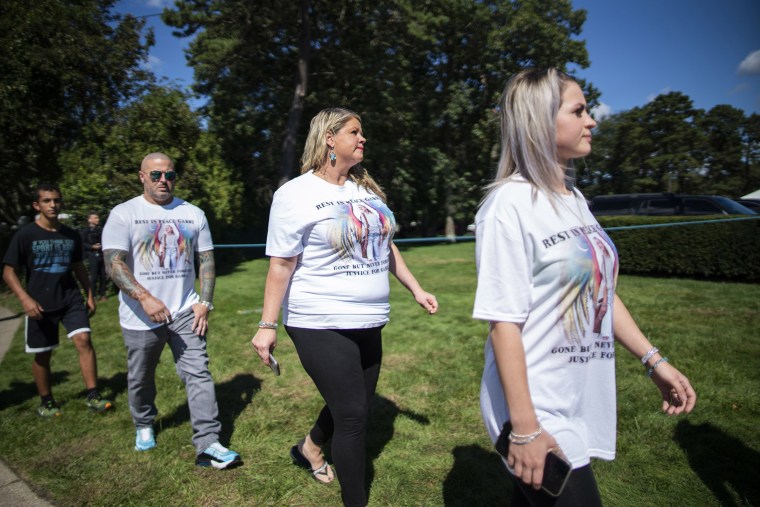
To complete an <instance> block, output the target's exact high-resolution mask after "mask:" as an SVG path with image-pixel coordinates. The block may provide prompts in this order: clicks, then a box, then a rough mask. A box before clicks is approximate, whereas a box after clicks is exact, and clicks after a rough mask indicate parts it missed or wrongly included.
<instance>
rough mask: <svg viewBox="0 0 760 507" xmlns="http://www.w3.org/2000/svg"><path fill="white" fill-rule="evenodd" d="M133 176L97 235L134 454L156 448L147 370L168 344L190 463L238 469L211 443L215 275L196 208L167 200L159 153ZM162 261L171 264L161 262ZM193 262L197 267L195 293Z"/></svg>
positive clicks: (151, 374)
mask: <svg viewBox="0 0 760 507" xmlns="http://www.w3.org/2000/svg"><path fill="white" fill-rule="evenodd" d="M139 177H140V182H141V183H142V184H143V193H142V195H139V196H137V197H135V198H133V199H130V200H129V201H126V202H123V203H121V204H119V205H118V206H116V207H115V208H114V209H113V210H111V214H110V216H109V217H108V221H107V222H106V226H105V228H104V230H103V255H104V258H105V264H106V270H107V271H108V274H109V276H110V277H111V280H113V282H114V283H115V284H116V286H117V287H119V289H121V291H120V293H119V301H120V305H119V320H120V323H121V327H122V334H123V335H124V343H125V345H126V347H127V370H128V373H127V384H128V393H129V408H130V411H131V412H132V419H133V421H134V423H135V427H136V429H137V431H136V435H135V450H137V451H148V450H150V449H152V448H154V447H155V446H156V440H155V434H154V432H153V423H154V421H155V418H156V414H157V412H158V410H157V408H156V405H155V398H156V382H155V371H156V365H157V364H158V360H159V358H160V357H161V351H162V350H163V348H164V346H165V345H166V344H167V343H168V344H169V347H170V348H171V351H172V354H173V356H174V363H175V365H176V370H177V374H178V375H179V377H180V379H182V381H183V382H184V384H185V391H186V393H187V403H188V407H189V409H190V421H191V424H192V427H193V445H194V446H195V450H196V459H195V463H196V464H197V465H200V466H206V467H208V466H211V467H214V468H218V469H223V468H229V467H232V466H236V465H239V464H240V463H241V460H240V456H239V455H238V453H236V452H234V451H231V450H229V449H227V448H225V447H224V446H222V445H221V443H220V442H219V433H220V431H221V423H220V422H219V410H218V407H217V403H216V393H215V390H214V382H213V380H212V379H211V373H210V372H209V370H208V361H209V359H208V354H207V352H206V331H207V329H208V317H209V313H210V312H211V310H213V309H214V305H213V304H212V303H211V301H212V299H213V296H214V283H215V277H216V273H215V267H214V250H213V248H214V245H213V243H212V241H211V232H210V230H209V226H208V223H207V221H206V216H205V214H204V213H203V211H202V210H201V209H200V208H198V207H196V206H194V205H192V204H190V203H189V202H187V201H184V200H182V199H179V198H177V197H174V187H175V185H176V183H177V173H176V171H175V170H174V162H172V160H171V159H170V158H169V157H168V156H166V155H164V154H163V153H151V154H150V155H148V156H146V157H145V158H144V159H143V161H142V165H141V167H140V172H139ZM169 231H171V234H169ZM169 235H170V236H171V237H169ZM169 250H170V251H169ZM167 255H170V256H171V262H167V261H166V256H167ZM194 260H197V263H198V266H199V269H198V278H199V279H200V294H198V293H197V292H196V291H195V263H194Z"/></svg>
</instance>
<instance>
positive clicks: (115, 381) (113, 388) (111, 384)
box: [79, 371, 127, 400]
mask: <svg viewBox="0 0 760 507" xmlns="http://www.w3.org/2000/svg"><path fill="white" fill-rule="evenodd" d="M98 391H100V394H102V395H103V396H104V397H106V398H108V399H110V400H115V399H116V398H117V397H118V396H119V395H120V394H122V393H124V392H126V391H127V372H124V371H122V372H119V373H115V374H114V375H113V376H112V377H111V378H105V379H104V378H101V377H98ZM86 395H87V390H86V389H82V390H81V391H80V392H79V396H80V397H81V398H84V397H86Z"/></svg>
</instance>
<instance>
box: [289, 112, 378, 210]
mask: <svg viewBox="0 0 760 507" xmlns="http://www.w3.org/2000/svg"><path fill="white" fill-rule="evenodd" d="M352 119H355V120H356V121H358V122H359V124H360V125H361V122H362V119H361V118H360V117H359V115H358V114H356V113H355V112H353V111H351V110H349V109H344V108H340V107H331V108H328V109H323V110H322V111H320V112H319V113H317V115H316V116H315V117H314V118H312V119H311V123H310V125H309V135H308V136H306V145H305V146H304V149H303V155H302V156H301V174H304V173H305V172H307V171H317V170H319V168H320V167H322V166H323V165H325V164H326V163H327V157H328V154H329V152H330V150H329V147H328V146H327V142H326V141H325V139H326V137H327V134H328V133H332V134H333V135H334V134H337V133H338V131H339V130H340V129H342V128H343V127H344V126H345V125H346V123H348V122H349V121H351V120H352ZM348 177H349V179H350V180H352V181H353V182H354V183H356V184H357V185H359V186H360V187H363V188H365V189H366V190H368V191H370V192H372V193H374V194H375V195H377V196H378V197H380V198H381V199H382V200H383V201H385V200H386V196H385V192H383V189H382V188H381V187H380V185H378V184H377V182H376V181H375V180H374V179H372V177H371V176H370V175H369V173H367V170H366V169H364V168H363V167H362V166H361V165H360V164H356V165H355V166H353V167H351V169H349V170H348Z"/></svg>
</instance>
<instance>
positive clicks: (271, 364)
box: [269, 352, 280, 375]
mask: <svg viewBox="0 0 760 507" xmlns="http://www.w3.org/2000/svg"><path fill="white" fill-rule="evenodd" d="M269 367H270V368H271V369H272V372H274V374H275V375H279V374H280V363H278V362H277V359H275V358H274V356H273V355H272V353H271V352H270V353H269Z"/></svg>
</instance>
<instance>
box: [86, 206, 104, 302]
mask: <svg viewBox="0 0 760 507" xmlns="http://www.w3.org/2000/svg"><path fill="white" fill-rule="evenodd" d="M102 235H103V228H102V227H101V226H100V217H99V216H98V214H97V213H90V214H89V215H88V217H87V227H85V228H84V229H82V246H83V247H84V253H85V255H86V256H87V268H88V270H89V271H90V287H92V292H93V294H97V295H98V301H105V300H106V286H107V284H108V277H107V276H106V265H105V263H104V262H103V248H102V247H101V245H100V238H101V236H102Z"/></svg>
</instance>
